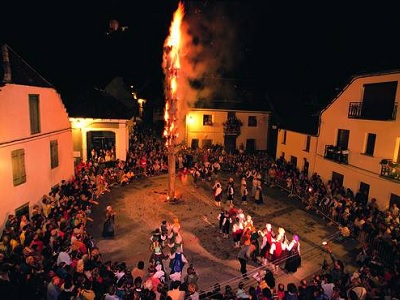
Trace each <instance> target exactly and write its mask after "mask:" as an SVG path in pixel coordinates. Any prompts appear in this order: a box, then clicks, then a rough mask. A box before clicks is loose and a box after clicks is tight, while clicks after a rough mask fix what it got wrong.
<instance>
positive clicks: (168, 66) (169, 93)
mask: <svg viewBox="0 0 400 300" xmlns="http://www.w3.org/2000/svg"><path fill="white" fill-rule="evenodd" d="M184 13H185V12H184V6H183V3H182V2H180V3H179V5H178V8H177V10H176V11H175V13H174V16H173V20H172V23H171V27H170V35H169V36H168V37H167V38H166V40H165V43H164V58H163V69H164V74H165V97H166V104H165V113H164V120H165V128H164V137H165V138H166V144H167V145H173V143H174V140H175V138H176V137H177V136H178V126H177V121H178V115H177V110H178V105H177V101H178V95H177V91H178V73H179V69H180V67H181V66H180V61H179V50H180V47H181V24H182V19H183V16H184Z"/></svg>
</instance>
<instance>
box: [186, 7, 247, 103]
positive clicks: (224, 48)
mask: <svg viewBox="0 0 400 300" xmlns="http://www.w3.org/2000/svg"><path fill="white" fill-rule="evenodd" d="M189 4H191V5H190V6H188V7H186V8H185V9H186V10H187V12H186V14H185V17H184V19H183V23H182V27H181V28H182V30H181V32H182V34H183V45H182V48H181V52H180V59H181V70H180V80H179V89H180V92H181V95H180V99H184V101H185V102H186V104H187V106H189V107H191V106H193V105H194V104H195V103H196V102H210V101H213V100H229V101H232V100H233V99H235V97H236V94H237V82H236V80H237V78H238V77H240V76H241V74H240V73H238V72H239V70H240V69H242V68H243V63H244V51H245V49H246V44H245V40H246V37H245V34H244V33H245V32H246V31H245V30H243V29H245V28H243V27H244V26H245V25H244V22H245V21H246V13H244V11H243V10H245V9H244V8H243V6H244V5H243V2H241V5H239V4H240V3H235V2H233V3H232V2H231V3H229V1H222V2H219V1H215V2H211V1H210V2H208V1H207V2H203V1H202V2H190V3H189Z"/></svg>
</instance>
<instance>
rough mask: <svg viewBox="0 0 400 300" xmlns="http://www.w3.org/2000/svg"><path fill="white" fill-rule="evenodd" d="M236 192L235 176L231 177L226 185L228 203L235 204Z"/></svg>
mask: <svg viewBox="0 0 400 300" xmlns="http://www.w3.org/2000/svg"><path fill="white" fill-rule="evenodd" d="M234 194H235V189H234V182H233V178H229V182H228V185H227V187H226V197H227V204H228V205H232V204H233V196H234Z"/></svg>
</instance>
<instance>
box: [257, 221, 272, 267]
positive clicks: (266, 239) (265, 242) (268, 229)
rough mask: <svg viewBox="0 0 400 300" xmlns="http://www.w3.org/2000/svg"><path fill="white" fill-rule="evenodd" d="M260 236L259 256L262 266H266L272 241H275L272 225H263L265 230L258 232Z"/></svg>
mask: <svg viewBox="0 0 400 300" xmlns="http://www.w3.org/2000/svg"><path fill="white" fill-rule="evenodd" d="M260 235H261V236H262V243H261V246H260V249H261V251H260V256H261V259H262V261H263V264H264V265H266V264H267V260H268V256H269V249H270V248H271V245H272V241H273V239H275V233H274V231H273V230H272V225H271V224H269V223H267V224H265V228H264V229H263V230H262V231H261V232H260Z"/></svg>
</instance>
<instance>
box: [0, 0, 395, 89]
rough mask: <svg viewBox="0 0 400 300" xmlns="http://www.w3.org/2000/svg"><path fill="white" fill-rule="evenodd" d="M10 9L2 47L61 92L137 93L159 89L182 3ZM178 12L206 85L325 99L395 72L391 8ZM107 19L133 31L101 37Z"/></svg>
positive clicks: (2, 21)
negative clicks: (363, 79)
mask: <svg viewBox="0 0 400 300" xmlns="http://www.w3.org/2000/svg"><path fill="white" fill-rule="evenodd" d="M9 2H11V1H9ZM13 2H14V4H10V3H9V4H4V5H2V8H1V10H2V14H1V18H0V42H5V43H7V44H8V45H9V46H10V47H11V48H12V49H14V51H16V52H17V53H18V54H19V55H20V56H21V57H22V58H23V59H25V61H26V62H28V63H29V64H30V65H31V66H32V67H33V68H35V69H36V70H37V71H38V72H39V73H40V74H41V75H42V76H43V77H45V78H46V79H47V80H48V81H50V82H51V83H52V84H54V85H55V86H56V88H57V89H58V90H60V91H61V92H62V93H63V92H67V91H70V90H74V89H76V88H81V87H86V86H88V85H89V86H90V85H96V84H98V83H99V82H102V81H103V80H106V79H107V78H112V77H113V76H115V75H123V76H128V77H131V78H132V80H133V81H134V82H135V84H136V86H137V87H138V88H141V89H143V90H146V88H147V89H150V88H154V82H155V83H156V85H157V84H159V85H161V83H160V82H161V81H162V79H161V78H162V69H161V61H162V46H163V43H164V40H165V38H166V36H167V35H168V33H169V26H170V22H171V19H172V16H173V12H174V11H175V10H176V8H177V4H178V1H175V0H153V1H140V0H135V1H133V0H131V1H109V2H103V1H96V2H95V4H90V5H89V4H85V3H84V2H87V1H75V0H71V1H53V2H47V1H28V2H27V3H24V4H20V3H16V1H13ZM97 2H99V3H97ZM349 2H351V3H352V4H351V5H349V4H348V3H349ZM184 4H185V9H187V21H188V23H189V24H192V25H191V35H192V37H193V40H192V42H193V43H201V44H202V45H203V46H205V47H204V48H207V49H206V50H204V51H203V52H201V53H199V57H201V58H200V59H199V61H202V62H209V66H210V72H209V73H203V74H201V76H203V78H208V81H206V83H211V82H216V81H219V82H225V83H226V82H234V83H233V85H239V86H240V85H241V83H243V85H245V84H246V83H249V82H250V83H256V85H255V86H256V87H257V90H258V92H260V91H261V93H262V92H263V91H264V90H281V89H288V88H289V89H295V90H301V91H327V90H333V89H334V88H335V87H341V86H342V85H343V83H345V82H346V81H347V79H348V78H349V76H351V75H353V74H356V73H359V72H369V71H377V70H386V69H393V68H399V67H400V55H399V53H400V49H399V46H398V45H397V44H398V41H397V36H398V31H399V29H400V18H398V16H397V15H396V13H397V9H395V8H394V7H393V4H391V2H390V1H379V2H374V3H373V4H367V3H366V2H365V1H358V0H357V1H318V2H317V1H312V2H310V1H293V3H289V2H288V1H262V0H260V1H252V0H243V1H228V0H226V1H211V0H209V1H184ZM112 18H116V19H118V20H119V21H120V24H121V25H122V26H128V27H129V29H128V30H127V31H125V32H124V33H121V34H120V36H116V35H115V36H113V37H112V38H110V37H109V36H106V34H105V32H106V31H107V29H108V21H109V20H110V19H112ZM185 18H186V17H185ZM221 29H222V30H221ZM214 30H215V32H214ZM217 53H218V54H217ZM196 54H197V52H196ZM211 57H213V58H214V60H211V59H210V58H211ZM216 57H217V58H220V60H219V62H218V63H216V60H215V58H216ZM216 64H217V65H216ZM210 78H211V79H210ZM203 83H204V82H203Z"/></svg>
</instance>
